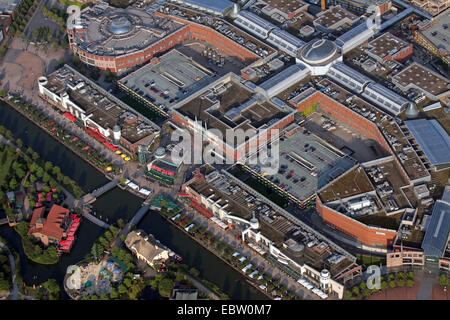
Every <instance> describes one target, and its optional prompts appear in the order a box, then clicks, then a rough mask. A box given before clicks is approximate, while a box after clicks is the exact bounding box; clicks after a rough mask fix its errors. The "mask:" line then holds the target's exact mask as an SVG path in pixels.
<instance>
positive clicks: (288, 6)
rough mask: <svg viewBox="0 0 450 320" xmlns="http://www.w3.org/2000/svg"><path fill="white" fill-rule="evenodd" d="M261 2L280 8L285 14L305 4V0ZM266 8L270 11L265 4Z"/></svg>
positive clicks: (270, 0) (265, 0) (264, 0)
mask: <svg viewBox="0 0 450 320" xmlns="http://www.w3.org/2000/svg"><path fill="white" fill-rule="evenodd" d="M260 2H262V3H266V4H267V5H268V6H270V7H271V8H275V9H278V10H280V11H281V12H283V13H285V14H290V13H292V12H295V11H297V10H298V9H300V8H302V7H303V6H305V2H303V1H302V0H262V1H260ZM266 10H267V11H270V10H269V8H267V6H266Z"/></svg>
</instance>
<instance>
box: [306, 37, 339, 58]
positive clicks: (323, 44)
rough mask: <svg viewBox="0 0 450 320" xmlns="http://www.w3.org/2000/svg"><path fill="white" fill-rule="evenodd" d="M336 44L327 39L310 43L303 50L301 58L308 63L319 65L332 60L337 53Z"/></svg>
mask: <svg viewBox="0 0 450 320" xmlns="http://www.w3.org/2000/svg"><path fill="white" fill-rule="evenodd" d="M336 50H337V47H336V44H335V43H334V42H332V41H330V40H326V39H316V40H312V41H311V42H309V43H308V44H307V45H306V46H305V47H304V48H303V50H302V53H301V57H302V59H303V60H305V61H306V62H309V63H312V64H317V63H321V62H324V61H326V60H328V59H329V58H331V57H332V56H333V55H334V54H335V53H336Z"/></svg>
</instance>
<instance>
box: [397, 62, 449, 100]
mask: <svg viewBox="0 0 450 320" xmlns="http://www.w3.org/2000/svg"><path fill="white" fill-rule="evenodd" d="M393 78H394V81H396V82H397V83H398V84H399V85H400V86H401V87H403V88H406V87H408V86H410V85H415V86H417V87H419V88H420V89H421V90H423V91H425V92H428V93H430V94H432V95H435V96H437V95H439V94H441V93H444V92H446V91H448V90H449V89H450V88H449V85H450V82H449V80H448V79H446V78H444V77H442V76H440V75H438V74H437V73H435V72H433V71H431V70H430V69H428V68H426V67H424V66H422V65H420V64H418V63H413V64H411V65H410V66H408V67H406V68H405V69H403V70H402V71H401V72H399V73H397V74H396V75H395V76H394V77H393Z"/></svg>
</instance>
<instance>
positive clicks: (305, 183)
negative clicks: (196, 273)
mask: <svg viewBox="0 0 450 320" xmlns="http://www.w3.org/2000/svg"><path fill="white" fill-rule="evenodd" d="M279 148H280V158H279V162H280V165H279V171H278V173H276V174H274V175H265V178H267V179H269V180H270V181H271V182H272V183H273V184H275V185H277V186H278V187H280V188H282V189H283V190H285V191H287V192H289V193H290V194H291V195H292V196H294V197H295V198H297V199H298V200H300V201H305V200H307V199H308V198H310V197H311V196H313V195H314V193H315V192H316V191H317V190H319V189H320V188H322V187H324V186H325V185H326V184H328V183H329V182H330V181H332V180H334V179H336V178H337V177H339V176H340V175H342V174H343V173H345V172H346V171H347V170H349V169H350V168H351V167H353V166H354V165H355V160H354V159H352V158H350V157H348V156H346V155H345V154H344V153H343V152H340V151H339V150H336V149H334V148H332V147H331V146H329V145H328V144H327V143H326V142H325V141H323V140H322V139H320V138H319V137H317V136H315V135H313V134H310V133H309V134H306V133H304V130H303V129H301V128H298V131H297V132H296V133H294V134H293V135H291V136H289V137H282V138H281V141H280V146H279ZM254 169H255V168H254ZM261 173H263V172H261Z"/></svg>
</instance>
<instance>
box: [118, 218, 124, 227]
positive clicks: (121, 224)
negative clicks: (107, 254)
mask: <svg viewBox="0 0 450 320" xmlns="http://www.w3.org/2000/svg"><path fill="white" fill-rule="evenodd" d="M117 226H118V227H119V228H120V229H123V228H124V227H125V221H123V219H122V218H119V219H118V220H117Z"/></svg>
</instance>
